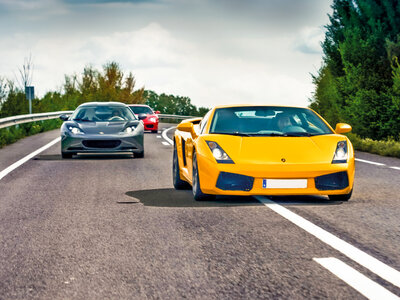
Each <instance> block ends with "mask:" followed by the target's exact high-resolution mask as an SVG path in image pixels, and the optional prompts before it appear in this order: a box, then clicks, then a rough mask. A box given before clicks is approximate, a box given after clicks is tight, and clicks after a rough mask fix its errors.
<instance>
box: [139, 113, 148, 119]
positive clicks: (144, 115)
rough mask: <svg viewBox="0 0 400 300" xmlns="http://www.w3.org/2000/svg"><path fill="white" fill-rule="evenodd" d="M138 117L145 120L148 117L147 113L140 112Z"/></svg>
mask: <svg viewBox="0 0 400 300" xmlns="http://www.w3.org/2000/svg"><path fill="white" fill-rule="evenodd" d="M138 118H139V120H144V119H146V118H147V115H146V114H139V115H138Z"/></svg>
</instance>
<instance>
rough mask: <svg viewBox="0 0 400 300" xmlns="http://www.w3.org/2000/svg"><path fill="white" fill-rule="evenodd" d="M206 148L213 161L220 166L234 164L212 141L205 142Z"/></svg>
mask: <svg viewBox="0 0 400 300" xmlns="http://www.w3.org/2000/svg"><path fill="white" fill-rule="evenodd" d="M206 142H207V145H208V147H210V150H211V153H212V154H213V156H214V158H215V160H216V161H217V162H218V163H222V164H234V162H233V160H232V159H231V158H230V157H229V155H228V154H227V153H226V152H225V151H224V150H223V149H222V148H221V147H220V146H219V145H218V144H217V143H216V142H212V141H206Z"/></svg>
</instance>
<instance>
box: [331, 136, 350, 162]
mask: <svg viewBox="0 0 400 300" xmlns="http://www.w3.org/2000/svg"><path fill="white" fill-rule="evenodd" d="M347 158H348V151H347V141H340V142H338V143H337V146H336V151H335V155H334V156H333V160H332V163H333V164H342V163H347Z"/></svg>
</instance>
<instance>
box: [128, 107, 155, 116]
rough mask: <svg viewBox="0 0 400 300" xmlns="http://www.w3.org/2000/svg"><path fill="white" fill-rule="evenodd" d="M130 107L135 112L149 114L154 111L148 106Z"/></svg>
mask: <svg viewBox="0 0 400 300" xmlns="http://www.w3.org/2000/svg"><path fill="white" fill-rule="evenodd" d="M129 108H130V109H131V110H132V111H133V113H134V114H137V115H138V114H147V115H152V114H154V112H153V111H152V109H151V108H150V107H148V106H129Z"/></svg>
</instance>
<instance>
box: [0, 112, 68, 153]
mask: <svg viewBox="0 0 400 300" xmlns="http://www.w3.org/2000/svg"><path fill="white" fill-rule="evenodd" d="M61 124H62V121H61V120H59V119H53V120H45V121H38V122H31V123H26V124H20V125H15V126H11V127H7V128H2V129H0V148H2V147H4V146H6V145H9V144H12V143H15V142H16V141H18V140H20V139H22V138H24V137H27V136H30V135H34V134H37V133H40V132H45V131H49V130H53V129H56V128H60V126H61Z"/></svg>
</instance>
